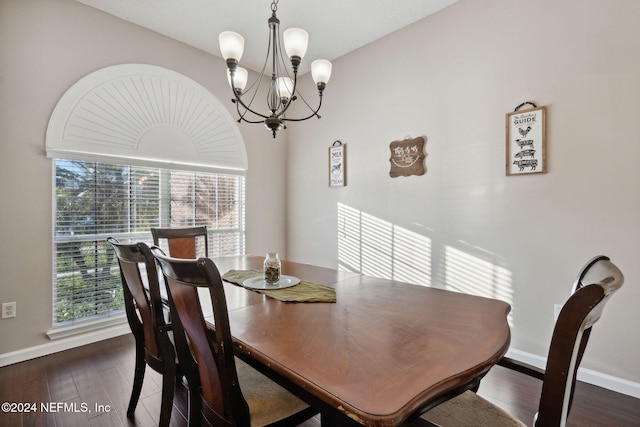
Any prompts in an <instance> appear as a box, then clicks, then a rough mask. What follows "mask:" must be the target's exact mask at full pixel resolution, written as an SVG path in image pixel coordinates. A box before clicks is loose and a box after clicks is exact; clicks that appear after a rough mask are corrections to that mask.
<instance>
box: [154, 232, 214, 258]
mask: <svg viewBox="0 0 640 427" xmlns="http://www.w3.org/2000/svg"><path fill="white" fill-rule="evenodd" d="M151 236H152V237H153V244H154V245H155V246H158V247H161V248H164V249H165V250H166V251H167V253H168V254H169V255H170V256H172V257H174V258H187V259H196V258H199V257H201V256H204V257H208V256H209V238H208V235H207V226H206V225H203V226H201V227H187V228H157V227H154V228H151Z"/></svg>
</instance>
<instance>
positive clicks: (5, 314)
mask: <svg viewBox="0 0 640 427" xmlns="http://www.w3.org/2000/svg"><path fill="white" fill-rule="evenodd" d="M10 317H16V303H15V302H3V303H2V318H3V319H8V318H10Z"/></svg>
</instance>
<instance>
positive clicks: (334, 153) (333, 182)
mask: <svg viewBox="0 0 640 427" xmlns="http://www.w3.org/2000/svg"><path fill="white" fill-rule="evenodd" d="M346 168H347V145H346V144H343V143H342V142H340V141H336V142H334V143H333V145H332V146H331V147H329V187H344V186H345V185H347V174H346Z"/></svg>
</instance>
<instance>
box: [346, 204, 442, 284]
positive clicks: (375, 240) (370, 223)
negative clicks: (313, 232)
mask: <svg viewBox="0 0 640 427" xmlns="http://www.w3.org/2000/svg"><path fill="white" fill-rule="evenodd" d="M338 265H339V268H340V269H341V270H349V271H356V272H360V273H363V274H366V275H369V276H375V277H381V278H384V279H393V280H401V281H404V282H410V283H415V284H419V285H424V286H430V285H431V239H429V238H428V237H425V236H423V235H421V234H419V233H416V232H413V231H411V230H408V229H406V228H404V227H400V226H398V225H395V224H392V223H391V222H389V221H385V220H383V219H380V218H378V217H375V216H373V215H370V214H367V213H365V212H362V211H360V210H358V209H355V208H352V207H350V206H347V205H344V204H342V203H338Z"/></svg>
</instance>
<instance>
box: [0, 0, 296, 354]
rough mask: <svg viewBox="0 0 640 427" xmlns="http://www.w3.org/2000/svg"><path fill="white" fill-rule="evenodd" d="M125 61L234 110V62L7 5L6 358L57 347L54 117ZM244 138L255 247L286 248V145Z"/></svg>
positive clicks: (104, 22) (35, 4)
mask: <svg viewBox="0 0 640 427" xmlns="http://www.w3.org/2000/svg"><path fill="white" fill-rule="evenodd" d="M213 42H214V41H212V43H213ZM122 63H145V64H152V65H157V66H161V67H165V68H169V69H171V70H174V71H177V72H179V73H182V74H184V75H186V76H187V77H189V78H191V79H193V80H195V81H196V82H198V83H199V84H201V85H202V86H204V87H206V88H207V89H209V90H210V91H211V92H212V93H213V94H214V95H215V96H217V97H218V99H220V101H221V102H222V103H223V104H224V105H229V107H231V106H232V104H231V102H230V101H229V100H230V90H229V88H228V85H227V82H226V77H225V65H224V62H223V61H222V60H220V59H218V58H216V57H214V56H212V55H210V54H207V53H205V52H203V51H200V50H197V49H193V48H191V47H188V46H186V45H184V44H181V43H179V42H176V41H174V40H172V39H168V38H166V37H163V36H160V35H159V34H156V33H154V32H151V31H148V30H145V29H142V28H140V27H137V26H135V25H132V24H129V23H127V22H124V21H122V20H119V19H116V18H114V17H112V16H110V15H108V14H105V13H102V12H99V11H97V10H95V9H93V8H90V7H87V6H84V5H81V4H79V3H76V2H74V1H70V0H54V1H51V0H39V1H38V0H18V1H14V0H1V1H0V182H1V183H2V190H1V193H0V194H1V202H0V235H1V236H2V238H1V239H0V253H1V254H2V256H1V257H0V271H2V275H0V302H9V301H16V302H17V314H18V316H17V317H16V318H15V319H5V320H0V337H2V339H0V355H1V354H2V353H7V352H13V351H17V350H21V349H27V348H30V347H33V346H38V345H42V344H44V345H46V344H48V343H49V339H48V338H47V337H46V335H45V333H46V332H47V331H48V330H49V329H50V328H51V317H52V308H51V298H52V286H51V268H52V267H51V246H52V243H51V242H52V240H51V239H52V238H51V233H52V229H51V224H52V214H51V207H52V170H51V169H52V168H51V160H49V159H47V158H46V157H45V151H44V148H45V133H46V129H47V124H48V121H49V117H50V116H51V112H52V111H53V108H54V107H55V105H56V103H57V102H58V100H59V99H60V97H61V96H62V94H63V93H64V92H65V91H66V90H67V89H68V88H69V87H70V86H71V85H73V84H74V83H75V82H76V81H77V80H79V79H80V78H81V77H83V76H85V75H87V74H89V73H91V72H93V71H95V70H98V69H100V68H103V67H106V66H109V65H114V64H122ZM241 132H242V134H243V137H244V139H245V144H246V146H247V152H248V157H249V172H248V175H247V221H246V226H247V251H248V252H251V253H266V252H267V251H268V250H280V251H281V252H285V251H284V249H285V247H284V246H285V237H284V236H285V223H284V222H283V221H281V218H283V216H284V214H285V205H286V201H285V190H284V188H285V186H286V181H285V174H284V170H285V168H284V167H283V166H284V159H285V158H286V151H285V149H286V145H285V143H284V141H282V140H276V141H274V140H273V139H272V138H271V136H270V134H269V133H268V132H267V131H266V130H265V129H264V128H262V127H258V126H241ZM267 181H271V182H273V186H272V187H271V188H270V193H269V194H266V193H265V191H264V183H265V182H267ZM274 200H275V202H274ZM264 206H269V209H264ZM265 224H269V226H268V227H266V226H265Z"/></svg>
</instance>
